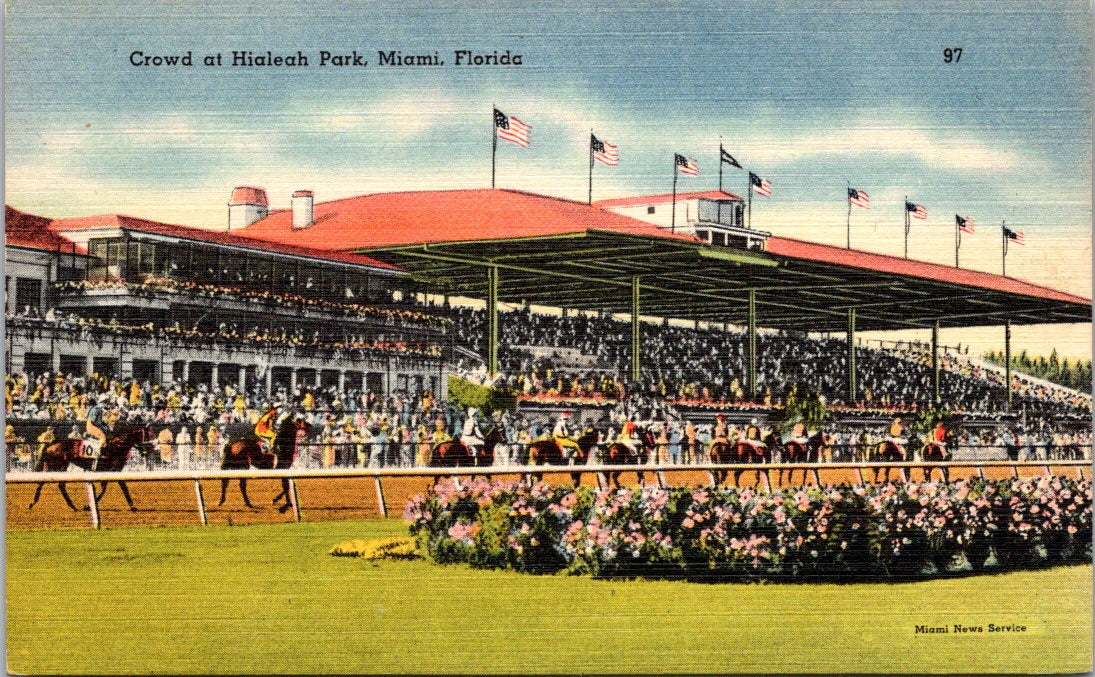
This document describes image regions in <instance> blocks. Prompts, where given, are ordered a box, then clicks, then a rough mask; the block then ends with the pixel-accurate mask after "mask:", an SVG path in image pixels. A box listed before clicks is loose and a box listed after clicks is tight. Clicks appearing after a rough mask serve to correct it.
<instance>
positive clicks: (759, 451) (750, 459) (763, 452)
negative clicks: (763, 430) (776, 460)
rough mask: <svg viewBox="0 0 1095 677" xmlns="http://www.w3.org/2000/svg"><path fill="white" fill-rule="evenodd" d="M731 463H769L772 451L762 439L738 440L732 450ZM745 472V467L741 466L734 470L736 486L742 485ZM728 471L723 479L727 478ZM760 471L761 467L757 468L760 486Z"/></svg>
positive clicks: (758, 484) (724, 473)
mask: <svg viewBox="0 0 1095 677" xmlns="http://www.w3.org/2000/svg"><path fill="white" fill-rule="evenodd" d="M730 455H731V458H732V459H733V460H732V461H730V462H731V463H756V464H758V465H759V464H763V463H767V462H768V460H769V459H770V458H771V456H772V452H771V450H770V449H769V447H768V445H767V444H765V443H764V442H761V441H760V440H738V441H737V442H736V443H735V444H734V445H733V446H732V450H731V452H730ZM743 472H745V470H744V469H741V468H739V469H738V470H735V471H734V486H741V474H742V473H743ZM726 473H727V471H725V470H724V471H723V479H725V478H726ZM760 473H761V469H760V468H757V486H760Z"/></svg>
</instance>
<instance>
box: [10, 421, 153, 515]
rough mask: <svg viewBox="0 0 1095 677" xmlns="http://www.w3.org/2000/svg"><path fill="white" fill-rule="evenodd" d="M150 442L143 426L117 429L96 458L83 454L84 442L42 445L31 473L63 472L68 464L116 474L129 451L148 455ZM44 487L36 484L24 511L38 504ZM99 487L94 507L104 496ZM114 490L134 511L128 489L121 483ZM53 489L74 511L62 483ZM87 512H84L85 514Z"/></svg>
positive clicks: (122, 466)
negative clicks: (31, 497)
mask: <svg viewBox="0 0 1095 677" xmlns="http://www.w3.org/2000/svg"><path fill="white" fill-rule="evenodd" d="M153 442H154V438H153V436H152V433H151V432H150V431H149V430H148V428H145V427H144V426H132V427H130V426H119V427H118V428H117V429H115V430H114V431H113V432H112V433H111V434H110V435H109V436H107V440H106V443H105V444H104V445H103V447H102V449H101V450H100V452H99V457H98V458H95V457H94V456H91V455H89V454H86V453H84V451H85V450H84V441H83V440H82V439H63V440H57V441H56V442H51V443H50V444H48V445H46V448H45V449H43V450H42V454H41V455H40V456H39V457H38V460H37V462H36V463H35V464H34V470H35V471H37V472H64V471H65V470H67V469H68V466H69V464H72V465H75V466H77V467H79V468H83V469H84V470H88V471H92V472H117V471H119V470H121V469H123V468H125V464H126V462H127V461H128V460H129V452H130V451H132V450H133V449H137V450H138V451H139V452H142V453H144V454H146V455H147V454H148V453H150V452H151V447H152V443H153ZM45 484H46V483H45V482H39V483H38V486H37V487H36V488H35V489H34V500H32V501H31V503H30V505H29V506H28V507H27V509H28V510H30V509H31V508H33V507H34V506H35V504H37V503H38V499H39V498H40V497H41V495H42V487H43V486H45ZM100 484H101V488H100V489H99V493H98V494H95V502H96V503H98V502H99V499H101V498H102V497H103V495H104V494H106V487H107V483H106V482H101V483H100ZM118 487H119V488H120V489H121V490H122V495H123V496H124V497H125V502H126V503H127V504H129V509H130V510H136V509H137V507H136V506H135V505H134V504H133V497H132V496H130V494H129V486H128V485H127V484H126V483H125V481H123V480H118ZM57 488H58V489H59V490H60V492H61V497H62V498H64V499H65V503H67V504H68V507H70V508H72V509H73V510H76V509H77V508H76V505H75V504H74V503H73V502H72V499H71V498H70V497H69V495H68V491H67V490H66V489H65V483H64V482H58V483H57ZM87 509H88V508H85V510H87Z"/></svg>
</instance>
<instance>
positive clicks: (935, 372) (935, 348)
mask: <svg viewBox="0 0 1095 677" xmlns="http://www.w3.org/2000/svg"><path fill="white" fill-rule="evenodd" d="M939 401H940V397H939V320H936V321H935V324H933V325H932V404H934V405H936V406H939Z"/></svg>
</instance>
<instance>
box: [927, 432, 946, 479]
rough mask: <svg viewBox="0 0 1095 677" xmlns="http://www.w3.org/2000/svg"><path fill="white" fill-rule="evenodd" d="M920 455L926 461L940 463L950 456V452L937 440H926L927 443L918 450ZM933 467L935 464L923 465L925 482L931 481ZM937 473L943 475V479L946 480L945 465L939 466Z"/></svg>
mask: <svg viewBox="0 0 1095 677" xmlns="http://www.w3.org/2000/svg"><path fill="white" fill-rule="evenodd" d="M920 455H921V456H922V457H923V459H924V461H925V462H927V463H942V462H943V461H946V460H947V459H948V458H950V453H949V452H948V451H947V448H946V447H944V446H943V445H942V444H940V443H938V442H928V443H927V444H925V445H924V448H923V449H922V450H921V452H920ZM933 467H935V466H930V465H926V466H924V481H925V482H930V481H931V479H932V468H933ZM939 473H940V474H941V475H942V476H943V481H944V482H946V481H947V475H948V473H947V467H946V466H939Z"/></svg>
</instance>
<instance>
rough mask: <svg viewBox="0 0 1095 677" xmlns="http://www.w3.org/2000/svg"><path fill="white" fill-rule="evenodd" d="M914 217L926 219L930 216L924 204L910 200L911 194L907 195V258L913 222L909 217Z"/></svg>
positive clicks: (906, 256) (907, 256)
mask: <svg viewBox="0 0 1095 677" xmlns="http://www.w3.org/2000/svg"><path fill="white" fill-rule="evenodd" d="M910 216H911V217H912V218H914V219H920V220H924V219H926V218H928V210H927V209H925V208H924V205H918V204H913V203H912V202H909V196H908V195H906V196H905V258H909V227H910V226H911V225H912V222H911V221H910V220H909V217H910Z"/></svg>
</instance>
